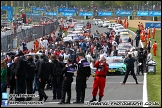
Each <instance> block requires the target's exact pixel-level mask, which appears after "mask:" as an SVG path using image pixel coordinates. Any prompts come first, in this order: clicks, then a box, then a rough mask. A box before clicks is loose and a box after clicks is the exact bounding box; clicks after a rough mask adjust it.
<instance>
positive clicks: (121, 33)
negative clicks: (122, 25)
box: [120, 32, 129, 35]
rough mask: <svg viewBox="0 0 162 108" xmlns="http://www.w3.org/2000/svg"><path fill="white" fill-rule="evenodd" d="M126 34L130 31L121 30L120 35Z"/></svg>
mask: <svg viewBox="0 0 162 108" xmlns="http://www.w3.org/2000/svg"><path fill="white" fill-rule="evenodd" d="M124 34H127V35H129V33H128V32H120V35H124Z"/></svg>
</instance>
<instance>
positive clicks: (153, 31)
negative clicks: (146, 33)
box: [152, 27, 156, 39]
mask: <svg viewBox="0 0 162 108" xmlns="http://www.w3.org/2000/svg"><path fill="white" fill-rule="evenodd" d="M155 32H156V28H155V27H153V28H152V38H153V39H154V37H155Z"/></svg>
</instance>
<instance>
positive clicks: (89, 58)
mask: <svg viewBox="0 0 162 108" xmlns="http://www.w3.org/2000/svg"><path fill="white" fill-rule="evenodd" d="M86 59H87V61H88V62H89V63H91V60H93V58H92V56H91V52H88V54H87V55H86Z"/></svg>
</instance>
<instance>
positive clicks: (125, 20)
mask: <svg viewBox="0 0 162 108" xmlns="http://www.w3.org/2000/svg"><path fill="white" fill-rule="evenodd" d="M123 24H124V28H126V19H124V22H123Z"/></svg>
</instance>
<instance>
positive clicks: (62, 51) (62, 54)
mask: <svg viewBox="0 0 162 108" xmlns="http://www.w3.org/2000/svg"><path fill="white" fill-rule="evenodd" d="M59 56H61V57H63V58H64V50H61V53H60V54H59Z"/></svg>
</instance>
